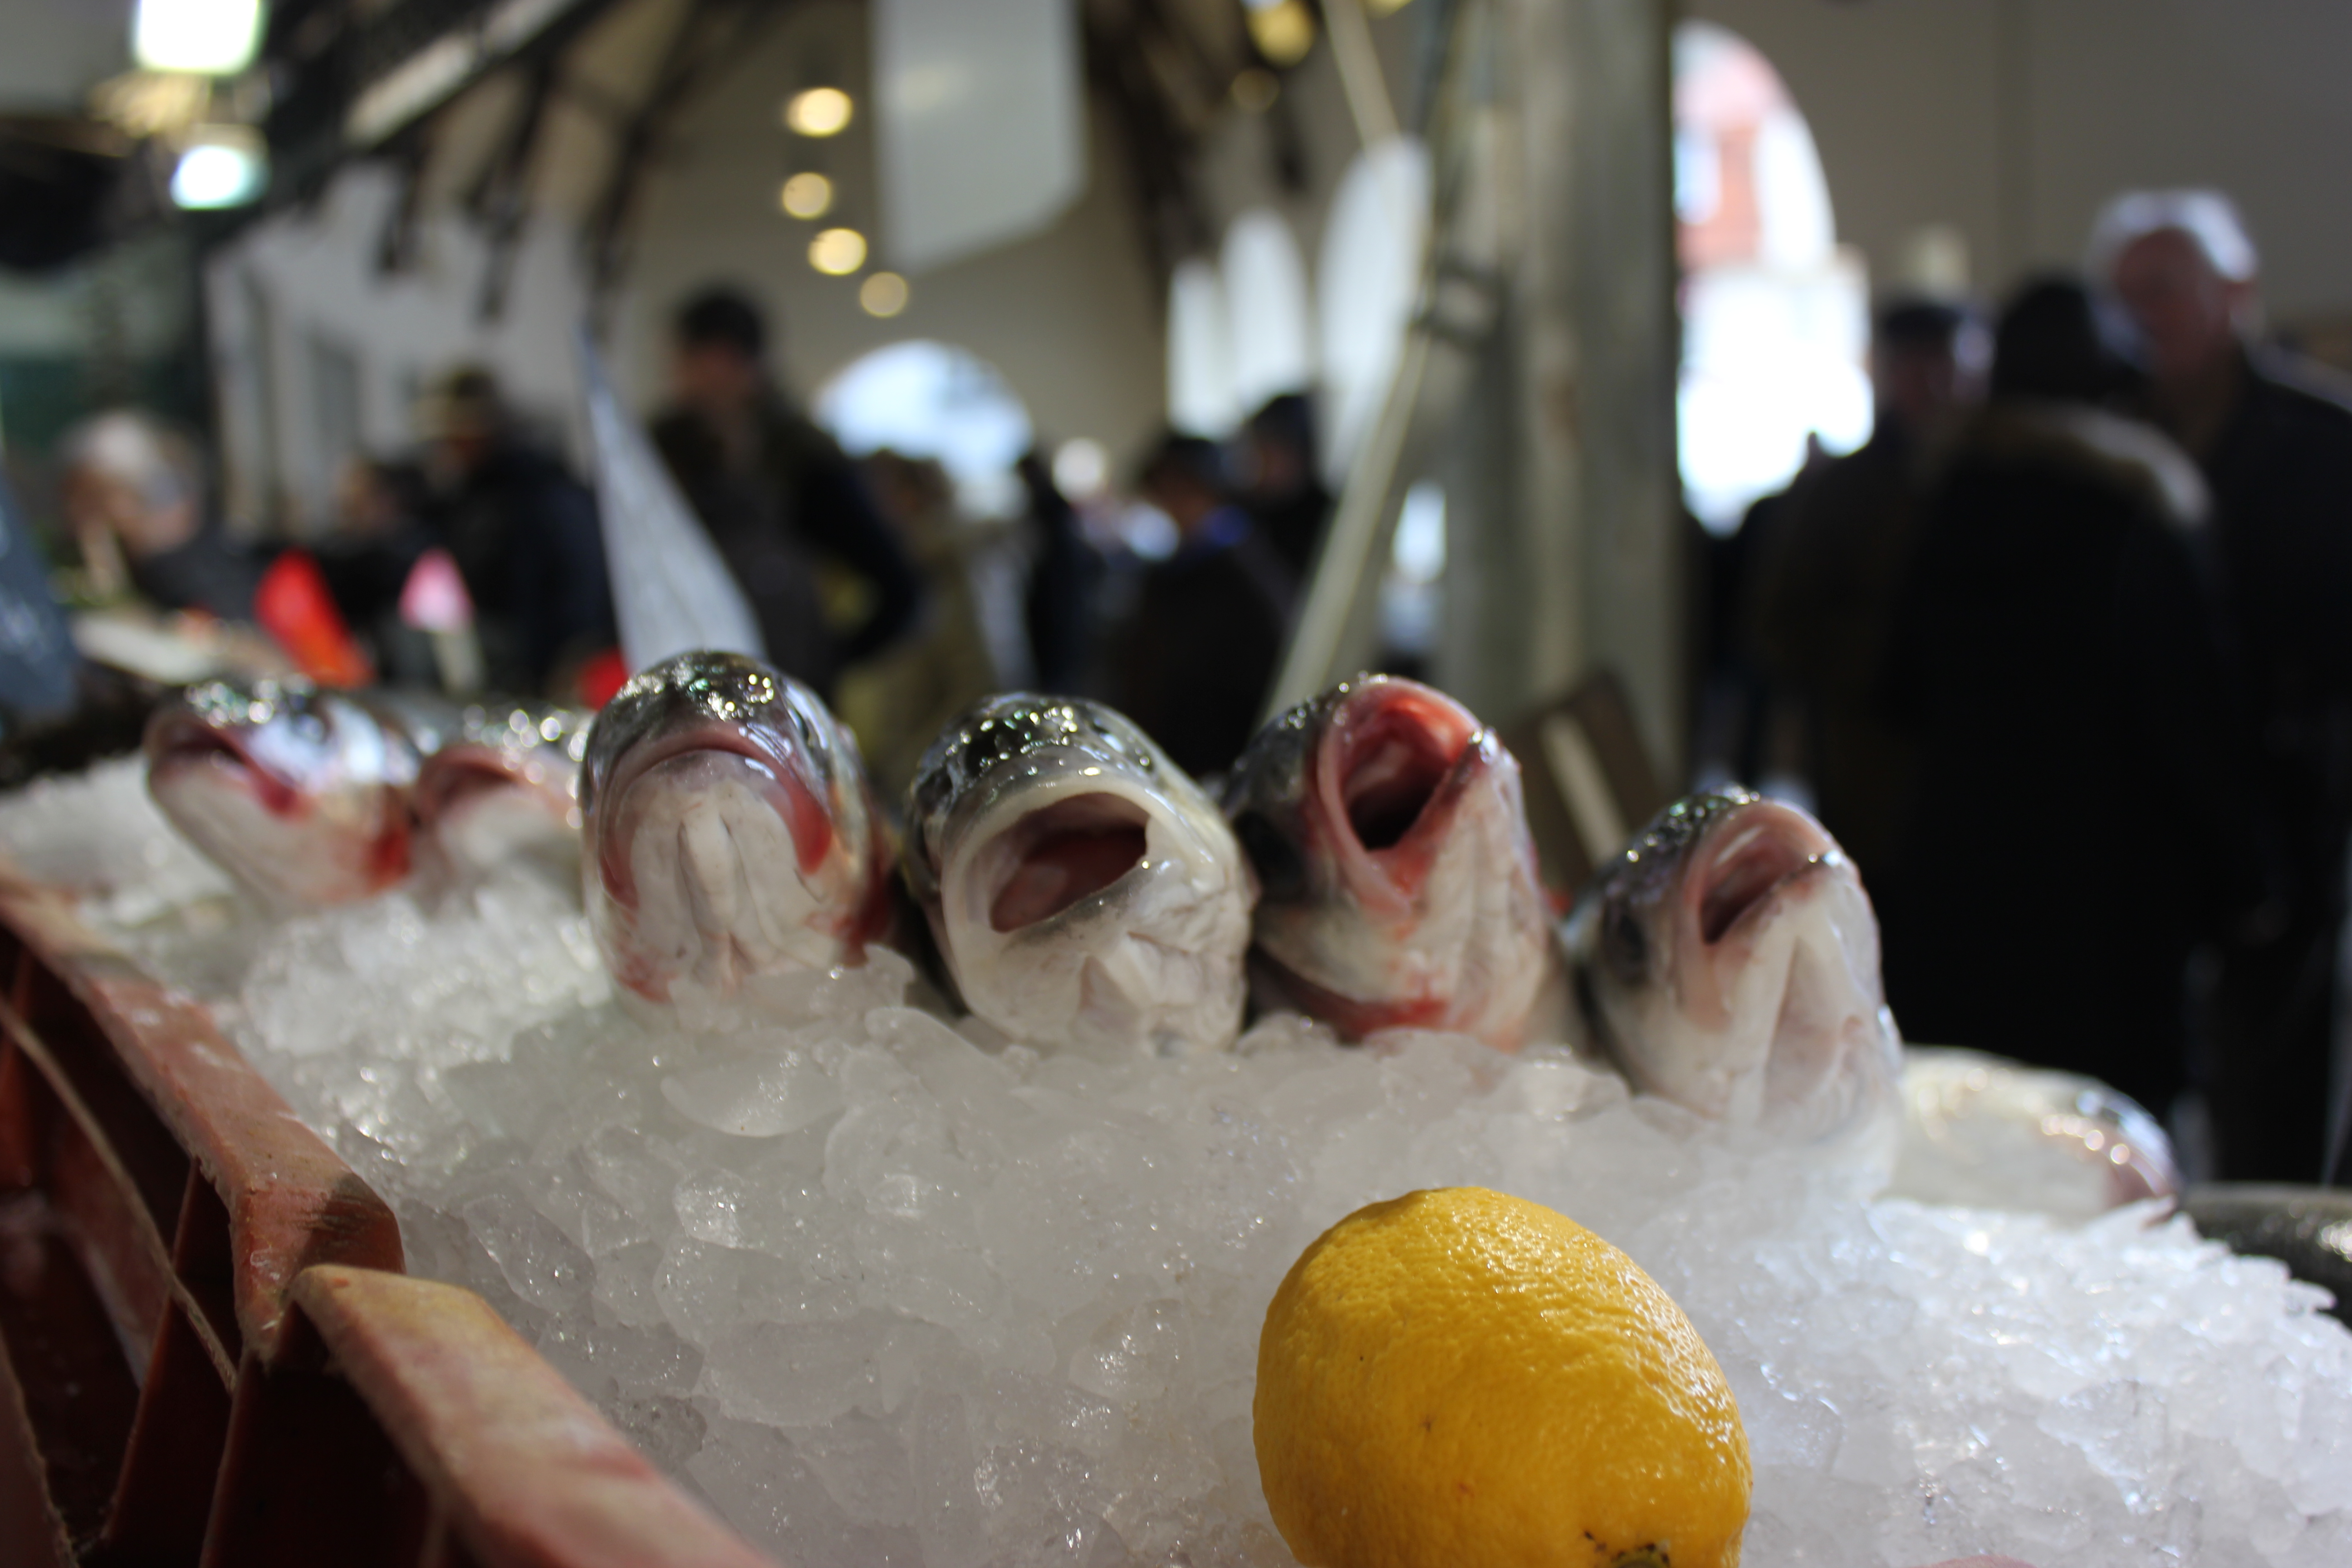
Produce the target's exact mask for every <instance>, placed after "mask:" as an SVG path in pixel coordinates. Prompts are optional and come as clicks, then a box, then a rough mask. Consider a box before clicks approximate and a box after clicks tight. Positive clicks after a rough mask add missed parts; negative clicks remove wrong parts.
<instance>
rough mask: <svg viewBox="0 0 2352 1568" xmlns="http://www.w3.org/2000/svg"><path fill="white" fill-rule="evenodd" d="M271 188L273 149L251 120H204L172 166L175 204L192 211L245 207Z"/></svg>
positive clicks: (190, 135)
mask: <svg viewBox="0 0 2352 1568" xmlns="http://www.w3.org/2000/svg"><path fill="white" fill-rule="evenodd" d="M268 187H269V150H268V148H267V147H266V146H264V145H263V143H262V140H261V133H260V132H257V131H256V130H255V129H254V128H253V127H252V126H250V125H199V126H197V127H196V129H195V130H194V132H191V133H190V134H189V137H188V141H187V142H186V143H185V145H184V146H183V147H182V148H181V150H180V161H179V163H177V164H175V165H174V166H173V170H172V203H173V205H175V206H178V207H183V208H185V209H186V210H188V211H191V212H209V211H212V210H214V209H215V208H219V207H241V206H243V205H246V204H247V202H250V201H255V200H257V199H258V198H259V197H260V195H261V193H262V192H263V191H265V190H267V189H268Z"/></svg>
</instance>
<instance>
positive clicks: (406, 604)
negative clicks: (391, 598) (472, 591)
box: [400, 549, 474, 632]
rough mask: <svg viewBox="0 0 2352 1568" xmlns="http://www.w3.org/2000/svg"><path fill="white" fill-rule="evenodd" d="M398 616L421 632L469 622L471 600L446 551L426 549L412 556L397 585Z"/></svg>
mask: <svg viewBox="0 0 2352 1568" xmlns="http://www.w3.org/2000/svg"><path fill="white" fill-rule="evenodd" d="M400 618H401V619H402V620H403V621H405V622H406V623H407V624H408V625H410V626H415V628H416V629H417V630H418V631H421V632H462V631H465V630H467V629H468V628H469V627H471V626H473V624H474V601H473V599H472V598H471V597H469V596H468V595H467V593H466V580H465V578H464V577H462V576H460V575H458V573H457V560H456V559H455V558H454V557H453V556H451V555H450V553H449V552H447V551H446V550H440V549H434V550H428V551H426V552H425V553H424V554H422V555H420V556H418V557H417V558H416V564H415V566H414V567H411V568H410V569H409V573H408V581H407V582H406V583H404V584H402V585H401V590H400Z"/></svg>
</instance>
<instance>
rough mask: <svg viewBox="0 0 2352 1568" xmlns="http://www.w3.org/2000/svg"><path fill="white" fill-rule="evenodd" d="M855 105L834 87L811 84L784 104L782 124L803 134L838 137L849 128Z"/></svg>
mask: <svg viewBox="0 0 2352 1568" xmlns="http://www.w3.org/2000/svg"><path fill="white" fill-rule="evenodd" d="M853 112H855V105H853V104H852V103H851V102H850V101H849V95H848V94H847V93H845V92H844V91H842V90H841V89H839V88H837V87H813V88H810V89H808V90H807V91H805V92H796V93H794V94H793V96H792V97H791V98H790V99H789V100H786V101H785V103H784V127H785V129H786V130H789V131H795V132H799V133H800V134H801V135H803V136H838V135H839V134H841V132H844V131H845V130H847V129H848V128H849V117H850V115H851V114H852V113H853Z"/></svg>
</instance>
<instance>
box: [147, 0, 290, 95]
mask: <svg viewBox="0 0 2352 1568" xmlns="http://www.w3.org/2000/svg"><path fill="white" fill-rule="evenodd" d="M259 47H261V0H139V14H138V16H137V17H136V18H135V19H134V20H133V21H132V23H131V54H132V56H133V57H135V58H137V59H138V61H139V63H140V64H141V65H142V66H144V67H146V68H148V69H149V70H153V71H193V72H195V73H197V74H198V75H202V76H235V75H236V73H237V72H238V71H241V70H243V69H244V68H246V67H247V66H249V65H251V64H252V63H253V55H254V51H255V50H256V49H257V48H259Z"/></svg>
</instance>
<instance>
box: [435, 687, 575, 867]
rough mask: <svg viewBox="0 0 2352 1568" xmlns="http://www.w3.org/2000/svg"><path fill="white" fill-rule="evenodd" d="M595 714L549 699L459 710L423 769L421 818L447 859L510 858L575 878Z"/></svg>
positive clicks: (462, 862) (457, 863) (474, 862)
mask: <svg viewBox="0 0 2352 1568" xmlns="http://www.w3.org/2000/svg"><path fill="white" fill-rule="evenodd" d="M590 720H591V716H590V715H589V714H586V713H583V712H580V711H578V710H573V709H568V708H560V707H557V706H555V705H553V704H551V703H541V702H531V701H513V702H507V703H478V704H476V705H474V706H471V707H468V708H467V709H466V710H463V711H462V712H461V713H459V714H457V715H456V716H455V718H454V720H453V721H452V722H451V723H450V725H449V726H448V728H447V730H446V735H445V738H444V739H443V741H442V743H441V745H440V747H439V749H437V750H436V751H435V752H433V753H432V754H431V755H429V756H427V757H426V758H425V761H424V763H423V765H422V766H421V767H420V768H419V769H418V772H417V776H416V794H415V803H416V819H417V824H418V826H419V827H420V828H422V829H423V831H424V834H425V837H426V838H427V840H428V841H429V842H430V843H431V844H432V845H433V847H434V849H435V852H436V854H437V855H438V857H439V858H440V859H441V861H442V862H443V864H444V866H445V868H446V870H447V871H448V872H449V873H451V874H453V875H455V876H457V877H459V878H477V877H479V876H481V875H483V874H485V873H487V872H488V871H489V870H490V869H491V868H493V867H496V866H499V865H501V864H505V863H507V862H509V861H517V860H521V861H529V862H534V863H540V864H543V865H546V866H547V867H549V868H551V869H552V870H555V871H557V872H559V873H561V874H562V875H563V876H564V878H565V879H567V880H576V879H577V869H578V864H579V859H580V827H581V814H580V800H579V793H580V764H581V761H582V759H583V757H585V756H586V754H587V750H588V727H589V723H590Z"/></svg>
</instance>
